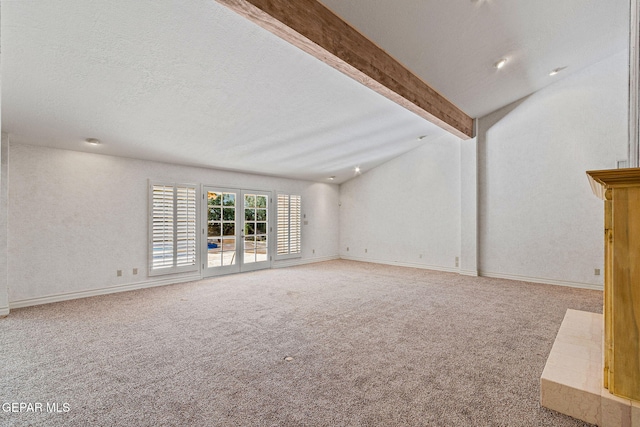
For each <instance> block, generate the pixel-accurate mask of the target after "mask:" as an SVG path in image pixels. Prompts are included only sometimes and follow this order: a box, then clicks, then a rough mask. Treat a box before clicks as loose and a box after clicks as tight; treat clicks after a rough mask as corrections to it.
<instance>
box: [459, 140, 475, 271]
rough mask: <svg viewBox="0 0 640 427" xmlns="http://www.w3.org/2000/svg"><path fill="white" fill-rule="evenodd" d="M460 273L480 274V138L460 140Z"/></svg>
mask: <svg viewBox="0 0 640 427" xmlns="http://www.w3.org/2000/svg"><path fill="white" fill-rule="evenodd" d="M460 273H461V274H465V275H468V276H477V275H478V140H477V138H472V139H470V140H466V141H460Z"/></svg>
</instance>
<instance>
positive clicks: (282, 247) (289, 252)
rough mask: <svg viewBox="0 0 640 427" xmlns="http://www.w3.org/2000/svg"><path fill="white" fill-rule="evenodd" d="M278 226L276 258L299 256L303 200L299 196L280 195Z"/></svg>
mask: <svg viewBox="0 0 640 427" xmlns="http://www.w3.org/2000/svg"><path fill="white" fill-rule="evenodd" d="M277 209H278V214H277V219H278V224H277V230H276V231H277V245H276V246H277V251H276V256H278V257H281V258H285V257H289V256H299V255H300V252H301V250H302V243H301V230H300V225H301V219H300V212H301V198H300V196H297V195H290V194H278V206H277Z"/></svg>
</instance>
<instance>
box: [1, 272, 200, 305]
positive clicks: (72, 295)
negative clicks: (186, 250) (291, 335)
mask: <svg viewBox="0 0 640 427" xmlns="http://www.w3.org/2000/svg"><path fill="white" fill-rule="evenodd" d="M201 279H202V276H200V274H199V273H198V274H192V275H189V276H181V277H172V278H166V279H153V280H146V281H144V282H138V283H131V284H129V285H119V286H111V287H108V288H100V289H91V290H86V291H78V292H67V293H62V294H57V295H48V296H44V297H37V298H27V299H23V300H18V301H10V302H9V308H22V307H30V306H33V305H41V304H50V303H52V302H61V301H68V300H72V299H78V298H88V297H95V296H98V295H107V294H115V293H117V292H126V291H134V290H136V289H145V288H153V287H156V286H165V285H174V284H177V283H185V282H193V281H195V280H201ZM7 314H9V309H7ZM0 315H2V311H0Z"/></svg>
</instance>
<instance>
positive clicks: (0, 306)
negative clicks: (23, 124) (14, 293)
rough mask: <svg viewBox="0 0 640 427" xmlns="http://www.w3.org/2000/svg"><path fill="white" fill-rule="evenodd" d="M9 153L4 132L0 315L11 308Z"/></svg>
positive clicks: (0, 183)
mask: <svg viewBox="0 0 640 427" xmlns="http://www.w3.org/2000/svg"><path fill="white" fill-rule="evenodd" d="M8 154H9V137H8V135H7V134H6V133H3V134H2V143H1V145H0V160H1V161H0V315H3V314H6V313H7V312H8V310H9V293H8V289H9V283H8V275H7V269H8V265H7V212H8V209H7V194H8V189H9V183H8V179H7V177H8V176H9V174H8V167H7V165H8V161H9V157H8Z"/></svg>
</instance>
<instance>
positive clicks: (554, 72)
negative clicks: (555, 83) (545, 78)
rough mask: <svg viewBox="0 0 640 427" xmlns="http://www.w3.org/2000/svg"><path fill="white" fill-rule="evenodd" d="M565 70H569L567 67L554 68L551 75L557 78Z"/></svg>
mask: <svg viewBox="0 0 640 427" xmlns="http://www.w3.org/2000/svg"><path fill="white" fill-rule="evenodd" d="M565 68H567V67H559V68H554V69H553V70H551V72H550V73H549V75H550V76H555V75H556V74H558V73H559V72H560V71H562V70H564V69H565Z"/></svg>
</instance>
